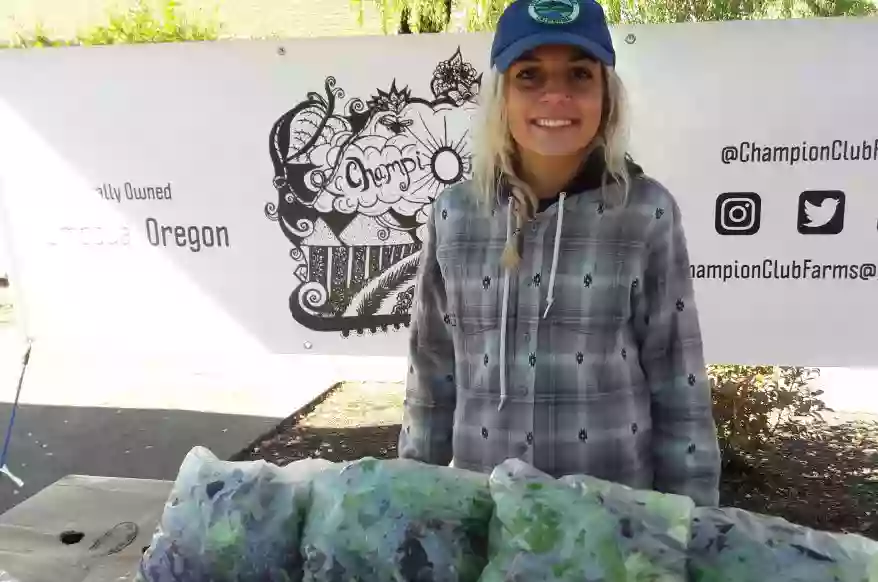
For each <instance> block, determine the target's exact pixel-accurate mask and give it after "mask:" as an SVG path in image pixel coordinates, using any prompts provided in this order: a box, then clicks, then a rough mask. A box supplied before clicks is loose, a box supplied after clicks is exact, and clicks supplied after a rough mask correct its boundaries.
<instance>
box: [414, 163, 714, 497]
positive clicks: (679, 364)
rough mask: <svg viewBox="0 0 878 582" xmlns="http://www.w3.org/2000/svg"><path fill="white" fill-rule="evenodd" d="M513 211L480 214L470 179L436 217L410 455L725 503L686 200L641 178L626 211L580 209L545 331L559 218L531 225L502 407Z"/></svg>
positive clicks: (427, 259) (574, 204)
mask: <svg viewBox="0 0 878 582" xmlns="http://www.w3.org/2000/svg"><path fill="white" fill-rule="evenodd" d="M609 187H610V188H616V187H617V186H615V185H613V186H609ZM506 206H507V205H506V202H505V201H504V202H499V201H498V202H497V203H496V205H495V206H494V207H493V208H490V207H487V208H486V205H484V204H482V205H478V203H477V200H476V197H475V194H474V193H473V192H472V190H471V184H470V183H469V182H464V183H461V184H457V185H455V186H453V187H451V188H449V189H447V190H446V191H444V192H443V193H442V194H441V195H440V196H439V197H438V198H437V200H436V201H435V202H434V204H433V208H432V210H431V213H430V217H429V221H428V224H427V229H426V230H427V234H426V236H425V239H426V240H425V241H424V248H423V254H422V255H421V265H420V272H419V278H418V283H417V287H416V293H417V295H416V298H415V305H414V312H413V316H412V329H411V332H412V333H411V339H410V368H409V375H408V379H407V387H406V403H405V415H404V420H403V428H402V431H401V433H400V443H399V445H400V446H399V454H400V456H401V457H405V458H411V459H418V460H421V461H423V462H426V463H432V464H438V465H448V464H449V463H450V462H451V461H452V459H453V461H454V466H455V467H460V468H463V469H470V470H475V471H481V472H489V471H491V470H492V469H493V468H494V467H495V466H496V465H498V464H500V463H501V462H503V461H504V460H506V459H507V458H511V457H517V458H520V459H522V460H524V461H527V462H528V463H531V464H532V465H534V466H535V467H537V468H538V469H541V470H542V471H545V472H547V473H549V474H551V475H554V476H556V477H557V476H562V475H566V474H573V473H585V474H589V475H593V476H595V477H599V478H603V479H608V480H611V481H616V482H619V483H623V484H626V485H629V486H631V487H636V488H644V489H655V490H658V491H664V492H672V493H679V494H683V495H688V496H690V497H691V498H692V499H693V500H695V502H696V503H697V504H699V505H717V504H718V501H719V499H718V483H719V472H720V461H719V448H718V445H717V438H716V425H715V422H714V419H713V416H712V410H711V395H710V387H709V382H708V379H707V376H706V371H705V364H704V359H703V355H702V345H701V333H700V328H699V322H698V313H697V310H696V306H695V300H694V297H693V288H692V283H691V280H690V277H689V268H688V265H689V259H688V253H687V249H686V239H685V235H684V232H683V228H682V224H681V216H680V210H679V208H678V206H677V203H676V201H675V199H674V198H673V196H672V195H671V194H670V193H669V192H668V191H667V190H665V189H664V188H663V187H662V186H661V184H659V183H658V182H656V181H654V180H652V179H650V178H648V177H645V176H640V177H637V178H636V179H634V181H633V182H632V186H631V191H630V195H629V198H628V202H627V203H626V205H624V206H619V207H616V208H614V207H605V205H604V204H602V198H601V194H600V191H599V190H592V191H586V192H582V193H579V194H577V195H575V196H570V197H568V198H567V199H566V201H565V203H564V220H563V224H562V233H561V243H560V245H561V246H560V254H559V260H558V263H557V265H556V283H555V290H554V295H555V302H554V304H553V306H552V308H551V310H550V311H549V312H548V314H547V315H546V317H545V318H544V317H543V316H544V311H545V309H546V305H547V302H546V294H547V283H548V279H549V271H550V269H551V265H552V251H553V245H554V241H555V234H556V226H557V212H558V207H559V205H558V204H557V203H556V204H555V205H553V206H552V207H550V208H549V209H548V210H547V211H545V212H544V213H542V214H540V215H538V216H537V218H536V219H535V220H534V221H533V222H531V223H529V224H526V225H525V228H524V231H523V233H522V237H523V243H522V247H521V249H522V250H521V252H522V262H521V265H520V268H519V269H518V270H517V272H513V274H512V277H511V289H510V294H509V306H508V309H509V317H508V327H507V340H506V341H507V355H506V362H507V374H508V376H507V379H508V382H507V385H508V388H507V392H508V398H507V403H506V404H505V406H504V407H503V408H502V410H498V403H499V401H500V367H499V364H500V360H501V358H500V353H499V352H500V349H499V346H500V335H501V334H500V328H501V303H502V298H503V277H504V270H503V268H502V266H501V260H500V258H501V255H502V253H503V249H504V245H505V243H506V212H507V207H506Z"/></svg>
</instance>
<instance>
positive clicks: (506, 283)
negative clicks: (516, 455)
mask: <svg viewBox="0 0 878 582" xmlns="http://www.w3.org/2000/svg"><path fill="white" fill-rule="evenodd" d="M512 223H513V216H512V201H511V200H510V201H509V206H507V209H506V244H510V241H512ZM509 271H510V269H508V268H507V269H506V274H505V275H504V276H503V304H502V306H501V307H500V311H501V315H500V405H499V406H498V407H497V410H503V405H504V404H506V321H507V319H508V317H509V277H510V274H509Z"/></svg>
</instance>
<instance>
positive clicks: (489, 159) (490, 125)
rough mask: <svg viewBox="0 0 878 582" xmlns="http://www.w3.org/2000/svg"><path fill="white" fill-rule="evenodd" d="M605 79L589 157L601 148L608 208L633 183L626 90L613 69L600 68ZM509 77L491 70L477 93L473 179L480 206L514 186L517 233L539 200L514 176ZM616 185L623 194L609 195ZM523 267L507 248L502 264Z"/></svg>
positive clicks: (603, 189) (512, 247) (620, 200)
mask: <svg viewBox="0 0 878 582" xmlns="http://www.w3.org/2000/svg"><path fill="white" fill-rule="evenodd" d="M602 69H603V72H604V74H603V79H604V107H603V118H602V119H601V124H600V126H599V128H598V133H597V135H595V138H594V139H593V140H592V142H591V143H590V144H589V146H588V149H587V151H586V153H585V156H588V155H589V154H590V153H591V152H592V151H593V150H595V149H597V148H599V147H602V148H603V155H604V168H605V169H604V176H603V179H602V185H601V192H602V194H603V196H604V203H605V204H607V205H608V206H612V205H616V204H624V202H625V199H626V198H627V195H628V187H629V184H630V180H631V177H630V175H629V173H628V166H627V163H626V161H627V153H628V128H627V125H626V123H627V111H626V105H627V100H626V95H625V87H624V85H623V84H622V79H620V78H619V76H618V74H617V73H616V71H615V70H614V69H613V68H611V67H606V66H603V65H602ZM504 84H505V76H504V75H503V74H502V73H500V72H498V71H497V70H496V69H491V71H490V72H489V73H488V76H487V79H485V80H484V81H483V82H482V86H481V89H480V91H479V111H478V114H477V115H476V117H475V119H474V127H473V139H472V148H473V157H472V177H473V183H474V185H475V191H476V193H477V195H478V197H479V199H480V201H482V202H484V203H487V204H489V205H490V204H491V203H492V202H493V200H494V197H495V196H496V194H497V190H498V188H499V187H500V184H501V180H504V179H505V180H506V181H507V182H508V183H509V185H510V186H511V190H512V197H513V200H511V201H510V203H511V204H513V210H514V212H515V216H516V232H520V231H521V227H522V224H523V223H524V221H525V220H526V219H528V220H529V219H530V218H531V217H532V216H533V214H534V212H535V210H536V208H537V204H538V201H537V198H536V196H535V195H534V193H533V191H532V190H531V188H530V187H529V186H528V185H527V184H526V183H525V182H524V180H522V179H521V178H520V177H519V176H518V175H517V174H516V173H515V164H514V161H515V155H516V146H515V141H514V140H513V139H512V134H511V133H510V132H509V123H508V120H507V117H506V97H505V90H504V89H505V87H504ZM610 180H613V181H616V182H618V183H619V185H620V186H621V188H614V189H613V194H615V195H611V194H610V192H609V190H608V189H607V188H606V185H607V183H608V182H609V181H610ZM518 261H519V257H518V250H517V247H516V245H513V244H511V241H510V244H508V245H507V250H506V253H504V259H503V262H504V264H506V265H507V266H509V267H512V266H515V265H516V264H517V263H518Z"/></svg>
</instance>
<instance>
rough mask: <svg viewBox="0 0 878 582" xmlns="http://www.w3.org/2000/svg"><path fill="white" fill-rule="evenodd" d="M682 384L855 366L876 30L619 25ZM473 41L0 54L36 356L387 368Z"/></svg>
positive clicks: (456, 156) (444, 177) (868, 274)
mask: <svg viewBox="0 0 878 582" xmlns="http://www.w3.org/2000/svg"><path fill="white" fill-rule="evenodd" d="M614 40H615V43H616V47H617V52H618V62H619V72H620V74H621V76H622V78H623V80H624V81H625V82H626V84H627V86H628V90H629V95H630V101H631V106H632V112H633V118H632V128H633V136H632V137H633V154H634V156H635V159H636V160H637V161H638V162H639V163H641V164H642V165H643V166H644V168H645V170H646V171H647V172H648V173H650V174H652V175H653V176H655V177H656V178H657V179H659V180H661V181H662V182H663V183H664V184H665V185H666V186H667V187H668V188H669V189H670V190H671V191H672V192H673V193H674V194H675V196H676V197H677V199H678V200H679V202H680V205H681V207H682V210H683V213H684V217H685V227H686V230H687V234H688V239H689V246H690V254H691V260H692V263H693V272H694V275H695V276H696V278H697V281H696V286H697V294H698V301H699V306H700V310H701V318H702V325H703V330H704V339H705V346H706V352H707V353H706V355H707V358H708V359H709V360H710V361H712V362H735V363H769V364H774V363H777V364H791V365H822V366H857V365H862V366H869V365H876V364H878V351H876V350H875V349H874V348H873V345H872V343H871V341H870V340H869V339H868V338H869V337H871V332H872V330H873V329H876V328H878V311H876V309H875V308H874V305H875V304H876V300H875V298H876V297H878V293H876V291H878V280H876V279H878V275H876V272H875V271H876V267H875V264H876V263H878V232H876V230H878V228H876V221H878V197H876V195H875V193H874V192H873V188H874V184H876V183H878V180H876V178H878V112H876V110H875V107H874V100H875V90H876V88H875V86H874V85H875V84H874V82H873V81H872V77H873V75H872V73H871V72H872V71H873V70H874V63H873V60H874V55H875V54H878V22H875V21H869V20H844V19H833V20H791V21H762V22H734V23H703V24H685V25H673V26H658V25H650V26H629V27H617V28H616V29H615V30H614ZM489 47H490V36H489V35H482V34H478V35H424V36H406V37H362V38H345V39H323V40H301V41H289V42H282V43H278V42H264V41H229V42H218V43H205V44H182V45H142V46H123V47H97V48H71V49H57V50H55V49H53V50H34V51H26V52H23V51H2V52H0V79H3V82H2V84H0V131H2V135H3V139H2V141H0V196H2V199H3V202H4V204H5V205H4V206H3V207H2V208H4V209H5V211H6V212H7V214H8V219H9V220H8V221H9V222H10V223H11V224H12V233H11V235H12V236H11V242H12V250H13V252H14V253H15V254H16V259H17V260H16V262H15V265H16V267H17V269H18V270H17V272H16V273H14V275H16V277H17V281H18V282H19V283H20V284H21V285H22V291H23V294H24V295H25V297H26V299H27V303H26V306H27V308H28V313H27V316H28V317H27V322H28V324H29V325H30V328H31V329H30V331H31V333H32V334H33V335H35V336H36V337H37V338H39V339H41V340H49V341H51V342H59V343H61V344H63V343H69V344H70V345H74V346H77V347H83V346H91V347H94V348H96V349H100V348H101V346H116V347H118V346H124V349H126V350H130V351H145V352H149V353H156V352H175V353H181V352H184V353H185V352H191V351H198V352H216V351H233V352H235V353H241V352H248V351H253V352H265V351H268V352H272V353H315V354H316V353H319V354H345V355H352V354H356V355H383V356H387V355H400V356H402V355H404V354H405V346H406V340H407V336H408V330H407V328H406V326H407V323H408V320H409V309H410V307H411V299H412V289H413V287H412V286H413V276H414V274H415V270H416V267H417V258H418V252H419V248H420V240H421V238H420V229H421V225H423V223H424V220H425V218H426V216H427V213H428V212H429V210H430V202H431V201H432V199H433V198H434V197H435V196H436V195H437V194H438V193H439V192H440V191H441V190H442V188H444V187H445V186H446V185H448V184H452V183H455V182H457V181H458V180H460V179H463V178H465V177H466V176H467V175H468V171H469V156H470V139H469V138H470V134H469V119H470V116H471V114H472V111H473V108H474V100H475V96H476V94H477V92H478V86H479V80H480V78H481V75H482V74H483V73H484V72H485V65H486V62H487V58H488V52H489Z"/></svg>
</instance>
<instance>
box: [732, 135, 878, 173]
mask: <svg viewBox="0 0 878 582" xmlns="http://www.w3.org/2000/svg"><path fill="white" fill-rule="evenodd" d="M720 159H721V160H722V163H724V164H789V165H791V166H792V165H795V164H802V163H804V164H813V163H818V162H875V161H878V138H871V139H863V140H848V139H836V140H832V141H831V142H828V143H819V144H812V143H808V142H807V141H802V142H800V143H794V144H764V143H758V142H755V141H742V142H740V143H737V144H733V145H726V146H724V147H723V148H722V149H721V150H720Z"/></svg>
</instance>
